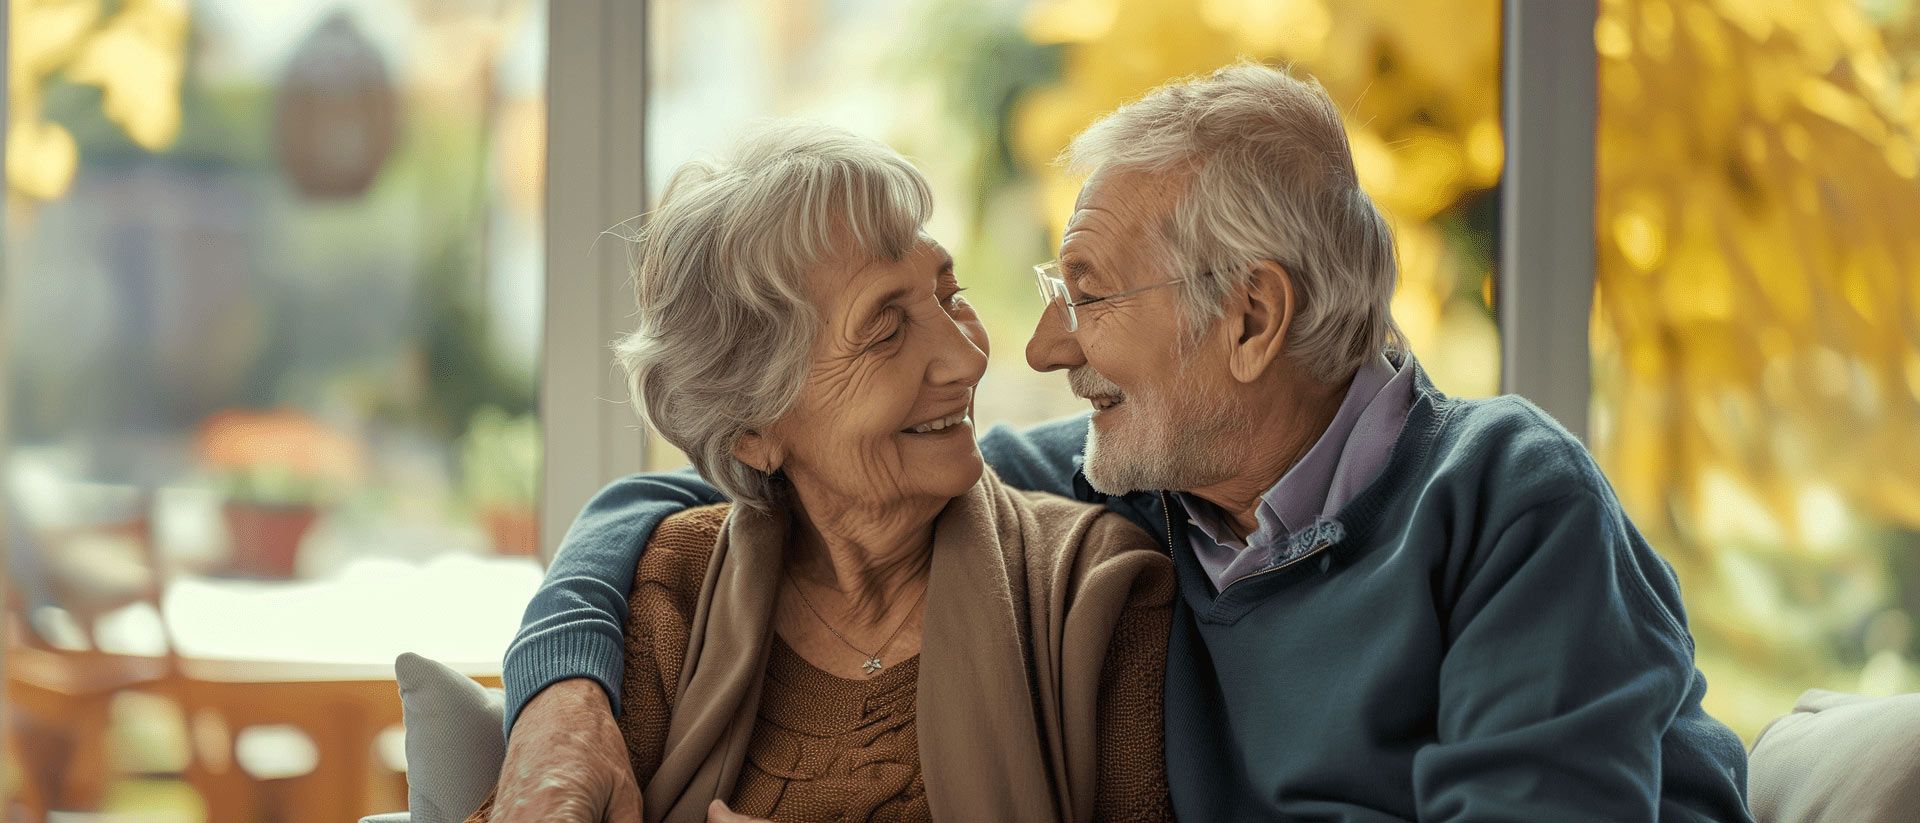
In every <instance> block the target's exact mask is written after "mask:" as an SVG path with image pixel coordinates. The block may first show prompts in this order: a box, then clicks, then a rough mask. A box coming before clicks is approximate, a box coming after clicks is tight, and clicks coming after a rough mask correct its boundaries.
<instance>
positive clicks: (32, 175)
mask: <svg viewBox="0 0 1920 823" xmlns="http://www.w3.org/2000/svg"><path fill="white" fill-rule="evenodd" d="M8 12H9V15H10V16H9V18H8V26H7V31H8V37H9V39H8V42H7V49H8V51H7V55H8V65H7V72H8V74H7V122H8V126H7V136H6V141H7V142H6V147H7V183H8V187H9V189H11V190H12V191H14V192H18V193H20V194H23V195H26V196H28V197H31V198H34V199H37V200H52V199H55V198H58V197H60V196H61V195H63V194H65V193H66V191H67V187H68V186H70V185H72V183H73V175H74V172H75V171H76V170H78V169H79V166H80V154H79V150H78V147H77V146H76V144H75V142H74V139H73V135H72V134H70V133H68V131H67V129H66V128H65V127H64V126H62V125H60V124H58V123H53V122H49V121H47V120H45V119H44V117H43V116H42V114H43V113H42V103H43V99H44V92H45V88H46V85H47V83H48V82H49V81H50V80H52V79H53V78H54V77H56V76H59V75H62V74H64V76H65V78H66V79H67V80H68V81H70V82H73V83H78V84H83V85H91V86H97V87H99V89H100V93H101V106H102V108H103V109H104V110H105V113H106V116H107V119H108V120H110V121H112V122H113V123H114V124H115V125H118V126H119V127H120V128H121V129H122V130H123V131H125V132H126V134H127V136H128V137H129V138H131V139H132V140H133V141H134V142H135V143H137V144H139V145H140V146H141V147H142V148H144V149H147V150H148V151H160V150H162V149H165V148H167V147H168V146H169V145H171V144H172V143H173V140H174V138H175V137H176V136H178V135H179V133H180V82H181V79H182V77H183V75H184V73H185V71H186V38H187V24H188V18H189V11H188V8H187V3H186V0H126V2H124V3H122V4H120V6H119V10H118V11H117V12H116V13H115V14H114V15H113V16H112V17H109V18H106V19H104V20H103V19H102V17H101V16H102V14H103V10H102V7H101V2H100V0H14V2H12V3H10V4H8Z"/></svg>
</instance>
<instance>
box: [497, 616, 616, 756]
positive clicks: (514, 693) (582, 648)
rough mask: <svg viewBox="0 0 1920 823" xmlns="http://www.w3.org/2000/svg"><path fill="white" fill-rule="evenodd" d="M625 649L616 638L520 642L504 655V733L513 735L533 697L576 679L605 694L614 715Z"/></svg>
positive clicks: (583, 634)
mask: <svg viewBox="0 0 1920 823" xmlns="http://www.w3.org/2000/svg"><path fill="white" fill-rule="evenodd" d="M624 647H625V643H623V642H622V640H621V638H620V637H619V636H618V635H617V634H612V635H609V634H607V633H605V632H598V631H582V630H579V629H573V630H570V631H554V632H546V633H542V634H537V635H534V636H532V637H527V638H522V639H521V640H520V641H519V642H517V643H515V644H513V646H512V647H511V648H509V649H508V650H507V659H506V665H505V672H504V674H503V675H502V677H501V682H502V684H503V685H504V686H505V687H506V692H507V695H506V718H505V724H506V726H505V728H506V732H507V733H508V735H509V736H510V735H512V733H513V722H514V721H515V720H517V719H519V717H520V710H521V709H524V708H526V706H527V703H528V702H530V701H532V700H533V698H534V696H535V695H538V694H539V693H540V690H541V689H545V688H546V687H548V686H551V685H553V684H555V683H558V682H560V681H562V680H572V679H574V678H576V677H586V678H591V679H593V681H594V682H596V683H599V684H600V688H601V689H602V690H604V691H605V692H606V693H607V705H609V706H612V707H613V713H614V714H615V715H618V714H619V713H620V686H619V684H620V677H621V674H622V673H623V670H624V669H625V666H626V649H625V648H624Z"/></svg>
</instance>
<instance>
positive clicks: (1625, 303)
mask: <svg viewBox="0 0 1920 823" xmlns="http://www.w3.org/2000/svg"><path fill="white" fill-rule="evenodd" d="M1917 12H1920V8H1916V5H1915V4H1914V3H1912V2H1906V1H1905V0H1901V1H1900V2H1816V3H1790V4H1783V5H1774V6H1766V5H1764V4H1745V3H1702V2H1668V1H1667V0H1610V2H1606V3H1604V4H1602V9H1601V15H1600V19H1599V21H1598V24H1597V25H1596V27H1595V30H1594V34H1595V45H1596V48H1597V49H1598V51H1599V55H1600V96H1599V105H1600V109H1599V114H1600V123H1599V174H1598V203H1597V206H1598V208H1597V214H1596V217H1597V221H1596V222H1597V225H1596V232H1597V236H1598V238H1597V239H1598V250H1599V267H1598V284H1597V286H1598V289H1597V292H1596V300H1595V307H1594V320H1593V325H1592V342H1593V374H1594V378H1593V383H1594V385H1593V406H1592V408H1593V443H1594V446H1595V449H1596V451H1597V453H1598V454H1599V455H1600V457H1601V460H1602V462H1603V464H1604V468H1605V470H1606V472H1607V474H1608V476H1609V477H1611V478H1612V479H1613V481H1614V483H1615V484H1616V485H1617V486H1618V488H1619V491H1620V494H1621V497H1622V498H1623V500H1624V501H1625V502H1626V504H1627V507H1628V510H1629V513H1630V514H1631V515H1632V517H1633V518H1634V522H1635V523H1636V524H1638V525H1639V526H1640V528H1641V529H1642V530H1644V531H1645V532H1646V533H1647V535H1648V537H1649V538H1650V539H1651V540H1652V541H1653V543H1654V544H1655V545H1656V546H1658V547H1659V548H1660V549H1661V551H1662V553H1664V554H1665V555H1666V556H1667V557H1668V558H1669V559H1670V560H1671V561H1672V562H1673V563H1674V565H1675V566H1676V567H1677V568H1678V570H1679V573H1680V576H1681V580H1682V583H1683V585H1684V588H1685V592H1686V598H1687V606H1688V610H1689V616H1690V617H1691V620H1692V625H1693V630H1694V635H1695V637H1696V638H1697V640H1698V643H1699V660H1700V666H1701V668H1702V669H1703V670H1705V672H1706V674H1707V677H1708V680H1709V681H1710V682H1711V689H1710V690H1709V691H1708V693H1707V708H1708V710H1709V711H1711V712H1712V713H1713V714H1714V715H1715V716H1717V717H1720V718H1721V719H1723V720H1726V721H1727V722H1729V723H1731V724H1732V725H1733V726H1734V727H1735V728H1736V729H1738V730H1739V731H1740V732H1741V733H1742V734H1744V735H1746V736H1748V737H1749V738H1751V737H1752V736H1753V735H1754V734H1756V733H1757V732H1758V731H1759V729H1760V727H1761V726H1763V725H1764V724H1765V723H1766V722H1767V721H1768V720H1771V719H1772V718H1774V717H1777V716H1779V715H1780V714H1781V713H1782V712H1783V711H1784V710H1785V709H1786V708H1787V707H1789V706H1791V705H1792V704H1793V700H1794V697H1795V696H1796V695H1798V694H1799V693H1800V692H1801V691H1802V690H1804V689H1807V688H1811V687H1820V688H1828V689H1835V690H1840V691H1860V692H1867V693H1876V694H1888V693H1894V692H1905V691H1912V690H1914V689H1916V688H1920V670H1916V669H1915V667H1914V661H1915V659H1916V653H1920V635H1916V632H1915V626H1914V618H1915V616H1917V615H1920V566H1916V565H1915V560H1916V558H1920V554H1916V552H1917V551H1920V472H1916V470H1915V468H1914V467H1915V466H1920V422H1916V421H1920V289H1916V284H1920V280H1917V279H1916V278H1915V272H1916V271H1920V235H1916V234H1915V232H1914V231H1913V228H1914V219H1915V218H1914V215H1916V214H1920V184H1916V181H1915V172H1916V168H1917V167H1920V155H1916V146H1917V145H1920V143H1917V141H1920V14H1917Z"/></svg>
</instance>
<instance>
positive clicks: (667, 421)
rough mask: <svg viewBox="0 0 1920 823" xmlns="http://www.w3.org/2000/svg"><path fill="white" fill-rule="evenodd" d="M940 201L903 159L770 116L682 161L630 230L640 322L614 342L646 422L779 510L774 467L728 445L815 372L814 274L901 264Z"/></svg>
mask: <svg viewBox="0 0 1920 823" xmlns="http://www.w3.org/2000/svg"><path fill="white" fill-rule="evenodd" d="M932 211H933V195H932V193H931V192H930V190H929V189H928V187H927V182H926V179H925V178H923V177H921V175H920V172H919V170H917V169H915V168H914V167H913V164H911V163H909V162H907V160H906V158H904V157H901V156H900V154H899V153H897V152H895V151H894V150H892V149H890V148H888V147H886V146H885V145H883V144H881V143H879V142H876V141H874V140H869V139H867V138H864V137H859V136H857V135H854V134H851V133H849V132H846V131H843V130H840V129H836V128H831V127H827V126H822V125H819V124H814V123H808V122H804V121H790V120H787V121H773V122H770V123H765V124H762V125H761V126H760V127H758V128H757V129H755V130H754V131H753V132H752V133H750V134H748V135H747V136H746V137H745V138H744V139H742V140H741V141H740V143H739V144H738V145H737V146H736V147H735V148H734V149H733V151H732V152H731V153H730V154H729V155H728V156H727V157H726V158H725V159H720V160H692V161H688V162H687V163H686V164H684V165H682V166H681V167H680V168H679V169H678V170H677V171H675V172H674V174H673V177H672V179H671V180H669V181H668V183H667V188H666V192H665V193H664V194H663V195H661V198H660V204H659V206H658V207H657V208H655V209H654V210H653V212H652V213H651V214H649V215H646V216H645V224H644V227H643V228H642V229H641V231H640V232H639V234H638V235H637V236H634V237H630V238H628V239H629V240H631V241H632V243H633V245H634V279H635V291H636V293H637V295H638V297H639V304H640V311H639V324H638V327H637V328H636V329H635V330H634V331H633V332H632V333H631V334H629V335H627V336H626V337H624V338H622V339H621V340H620V341H619V342H618V343H617V344H615V347H614V348H615V352H616V354H617V356H618V359H619V361H620V364H621V366H622V367H624V368H625V369H626V370H627V375H628V379H629V385H630V386H631V388H632V391H633V400H634V406H635V408H636V409H638V411H639V414H640V417H641V419H642V420H643V421H644V422H645V423H646V424H647V425H649V426H652V427H653V428H654V430H656V431H658V432H659V433H660V435H661V436H662V437H664V438H665V439H666V440H667V442H669V443H672V444H673V445H674V446H675V447H676V448H678V449H680V450H681V451H682V452H685V453H686V455H687V457H688V459H690V460H692V461H693V467H694V468H695V469H696V470H698V471H699V472H700V475H701V476H702V477H704V478H706V479H707V481H708V482H710V483H712V484H713V485H714V486H715V487H716V488H718V489H719V490H720V491H721V492H723V493H725V494H726V495H727V496H728V497H730V498H732V500H733V502H735V503H737V504H741V505H745V506H750V507H753V508H757V509H761V510H765V509H768V508H770V507H772V506H774V505H776V504H778V503H779V502H780V500H781V496H782V495H783V494H784V492H783V483H782V481H781V479H780V478H779V477H778V475H777V473H769V472H765V471H762V470H761V469H760V468H757V467H753V466H748V465H746V464H745V463H742V462H741V461H740V460H739V459H738V458H736V457H735V456H734V446H735V444H737V443H738V442H739V440H740V438H741V436H742V435H743V434H745V433H747V432H754V431H762V430H764V429H766V428H767V427H768V426H771V425H773V423H774V422H775V421H777V420H779V419H780V417H781V416H782V415H784V414H786V412H787V411H788V410H789V409H791V408H792V407H793V404H794V402H795V401H796V399H797V398H798V397H799V395H800V389H801V386H802V385H803V384H804V383H805V381H806V376H807V371H808V367H809V364H810V362H811V356H810V355H811V351H812V347H813V340H814V335H815V333H816V332H817V331H818V329H819V325H820V318H819V317H818V316H816V315H817V313H816V312H815V311H814V308H813V304H812V303H811V302H810V301H809V300H808V298H807V290H806V276H807V272H808V271H810V270H812V269H813V268H814V267H816V266H822V265H836V266H839V265H847V266H855V267H858V266H861V265H864V264H865V263H866V262H869V261H872V260H878V259H881V258H885V259H887V260H899V259H901V258H903V257H904V256H905V255H906V254H907V253H908V251H910V250H911V249H912V247H913V245H914V243H915V242H916V239H917V238H918V236H919V234H920V229H921V226H922V225H923V224H924V223H925V222H926V220H927V217H928V216H929V215H930V214H931V213H932Z"/></svg>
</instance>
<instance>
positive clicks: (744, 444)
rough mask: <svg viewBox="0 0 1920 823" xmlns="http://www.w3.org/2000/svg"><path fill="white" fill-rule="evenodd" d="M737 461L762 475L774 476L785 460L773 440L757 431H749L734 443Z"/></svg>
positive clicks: (734, 453)
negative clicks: (781, 462)
mask: <svg viewBox="0 0 1920 823" xmlns="http://www.w3.org/2000/svg"><path fill="white" fill-rule="evenodd" d="M733 456H734V458H735V459H737V460H739V461H740V462H742V463H745V464H747V465H749V466H752V467H753V468H755V469H757V470H758V471H759V472H760V473H761V474H773V473H774V472H777V471H779V470H780V461H781V460H783V459H784V458H785V455H783V454H781V450H780V447H779V446H778V444H776V443H774V441H773V438H771V437H768V436H766V435H763V434H761V433H759V432H756V431H748V432H746V433H745V434H742V435H740V439H738V440H735V441H733Z"/></svg>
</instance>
